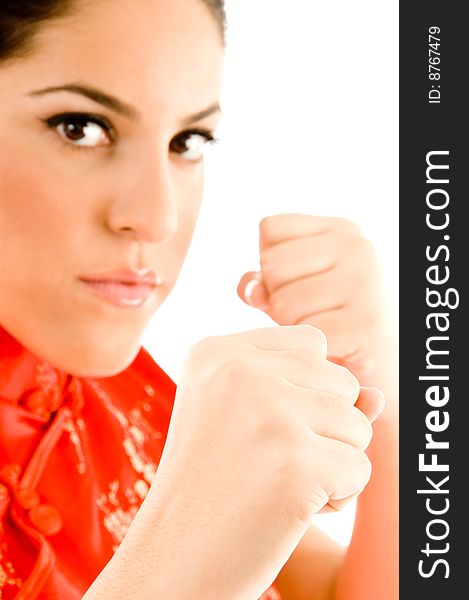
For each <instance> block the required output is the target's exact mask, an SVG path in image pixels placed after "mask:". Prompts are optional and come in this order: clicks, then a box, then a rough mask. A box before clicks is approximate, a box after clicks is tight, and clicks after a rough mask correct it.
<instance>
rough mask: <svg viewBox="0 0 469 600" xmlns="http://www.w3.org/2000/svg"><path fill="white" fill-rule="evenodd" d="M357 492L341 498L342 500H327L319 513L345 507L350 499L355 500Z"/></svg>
mask: <svg viewBox="0 0 469 600" xmlns="http://www.w3.org/2000/svg"><path fill="white" fill-rule="evenodd" d="M357 495H358V494H352V495H350V496H348V497H347V498H342V500H329V502H328V503H327V504H325V505H324V506H323V507H322V508H321V510H320V511H319V513H320V514H325V513H332V512H335V513H336V512H339V511H341V510H342V509H343V508H345V507H346V506H347V505H348V504H350V502H351V501H352V500H355V499H356V497H357Z"/></svg>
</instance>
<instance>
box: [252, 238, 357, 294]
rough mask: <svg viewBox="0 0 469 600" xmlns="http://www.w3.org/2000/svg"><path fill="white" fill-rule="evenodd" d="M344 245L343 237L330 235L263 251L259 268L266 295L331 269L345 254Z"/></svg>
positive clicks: (279, 244)
mask: <svg viewBox="0 0 469 600" xmlns="http://www.w3.org/2000/svg"><path fill="white" fill-rule="evenodd" d="M346 239H347V238H345V241H346ZM344 245H345V244H344V238H343V236H342V239H339V238H338V236H336V235H332V232H329V233H328V234H317V235H309V236H305V237H300V238H296V239H293V240H288V241H284V242H279V243H278V244H275V245H273V246H269V247H268V248H266V249H264V250H263V251H262V252H261V255H260V266H261V273H262V277H263V280H264V284H265V286H266V288H267V290H268V292H269V293H270V294H271V293H273V292H274V291H275V290H276V289H278V288H279V287H281V286H282V285H286V284H288V283H291V282H293V281H295V280H297V279H300V278H303V277H307V276H310V275H317V274H319V273H322V272H324V271H328V270H329V269H332V268H333V267H334V266H335V264H336V262H337V261H338V260H339V258H340V256H341V253H342V252H345V250H344V249H343V246H344Z"/></svg>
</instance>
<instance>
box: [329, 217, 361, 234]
mask: <svg viewBox="0 0 469 600" xmlns="http://www.w3.org/2000/svg"><path fill="white" fill-rule="evenodd" d="M333 222H334V223H335V224H336V226H337V228H339V229H344V230H346V231H349V232H351V233H359V234H361V232H362V230H361V228H360V226H359V225H358V224H357V223H355V221H351V220H350V219H347V218H346V217H333Z"/></svg>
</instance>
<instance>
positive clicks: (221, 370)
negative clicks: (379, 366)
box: [134, 325, 383, 600]
mask: <svg viewBox="0 0 469 600" xmlns="http://www.w3.org/2000/svg"><path fill="white" fill-rule="evenodd" d="M326 354H327V347H326V338H325V336H324V334H323V333H322V332H320V331H319V330H318V329H316V328H314V327H311V326H309V325H301V326H297V327H278V326H276V327H272V328H265V329H257V330H252V331H247V332H243V333H239V334H234V335H227V336H220V337H210V338H207V339H204V340H202V341H201V342H199V343H198V344H196V345H195V346H193V347H192V348H191V350H190V351H189V353H188V354H187V356H186V359H185V362H184V364H183V368H182V372H181V374H180V382H179V385H178V388H177V392H176V397H175V402H174V408H173V413H172V417H171V422H170V426H169V430H168V436H167V439H166V444H165V447H164V451H163V454H162V457H161V461H160V464H159V467H158V470H157V473H156V477H155V480H154V482H153V485H152V487H151V489H150V492H149V494H148V496H147V498H146V500H145V503H144V505H143V506H142V509H141V514H140V513H139V515H140V516H139V517H138V518H139V519H142V518H143V519H144V518H145V517H144V515H145V514H147V520H146V526H145V531H148V532H149V533H148V534H146V535H147V537H148V535H150V532H153V534H152V535H155V536H160V537H161V536H163V537H164V539H163V541H162V546H163V547H164V548H165V556H164V557H158V561H160V560H161V561H162V564H161V565H159V567H160V568H163V569H169V572H170V573H171V569H174V568H175V567H174V565H176V566H177V573H176V571H175V572H174V576H175V578H176V577H177V578H178V581H177V586H178V591H180V593H181V596H180V597H181V598H183V597H186V596H185V595H184V591H185V589H186V587H185V586H187V592H188V596H187V597H201V598H202V597H210V598H223V597H226V598H228V597H230V598H237V599H242V598H246V599H249V600H252V598H256V597H259V596H260V595H261V594H262V592H263V591H264V590H265V589H267V588H268V587H269V585H270V584H271V583H272V581H274V579H275V577H276V576H277V575H278V573H279V571H280V569H281V568H282V566H283V565H284V564H285V562H286V560H287V559H288V557H289V556H290V555H291V553H292V552H293V550H294V549H295V547H296V546H297V544H298V543H299V541H300V539H301V538H302V536H303V535H304V533H305V531H306V530H307V529H308V527H309V526H310V521H311V518H312V515H314V514H315V513H317V512H319V511H321V510H324V509H331V508H332V509H337V508H340V506H341V504H342V503H343V502H344V501H346V500H347V499H349V498H350V497H351V496H354V495H355V494H357V493H359V492H361V490H362V489H363V488H364V486H365V485H366V483H367V482H368V479H369V477H370V471H371V467H370V462H369V460H368V458H367V456H366V454H365V449H366V447H367V446H368V444H369V442H370V440H371V436H372V427H371V424H370V422H371V421H373V420H374V419H375V418H376V416H377V415H378V413H379V412H380V411H381V410H382V408H383V398H382V396H381V394H380V393H379V392H377V391H376V390H373V389H361V390H360V387H359V384H358V381H357V379H356V378H355V377H354V376H353V375H352V374H351V373H350V372H349V371H348V370H347V369H345V368H344V367H342V366H339V365H337V364H334V363H333V362H330V361H328V360H327V359H326ZM158 507H159V508H158ZM142 515H143V516H142ZM148 515H152V516H151V517H148ZM148 519H150V520H152V519H153V520H154V521H155V523H154V528H153V529H152V528H151V526H150V525H149V523H148ZM137 522H138V520H137ZM135 527H138V525H136V526H134V529H135ZM181 565H184V568H183V570H182V572H181ZM208 581H210V589H209V590H208V589H207V582H208ZM204 586H205V588H206V589H204ZM208 592H210V593H209V595H208V596H207V593H208ZM190 594H192V596H191V595H190Z"/></svg>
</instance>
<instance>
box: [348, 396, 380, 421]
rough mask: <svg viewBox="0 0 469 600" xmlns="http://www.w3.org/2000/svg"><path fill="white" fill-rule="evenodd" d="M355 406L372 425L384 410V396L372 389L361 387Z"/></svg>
mask: <svg viewBox="0 0 469 600" xmlns="http://www.w3.org/2000/svg"><path fill="white" fill-rule="evenodd" d="M355 406H356V407H357V408H358V409H360V410H361V411H362V413H364V414H365V415H366V416H367V417H368V419H369V420H370V421H371V423H373V422H374V421H376V419H377V418H378V416H379V415H380V414H381V413H382V412H383V410H384V396H383V394H382V393H381V392H380V391H379V390H378V389H377V388H373V387H362V388H361V389H360V395H359V396H358V400H357V401H356V402H355Z"/></svg>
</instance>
